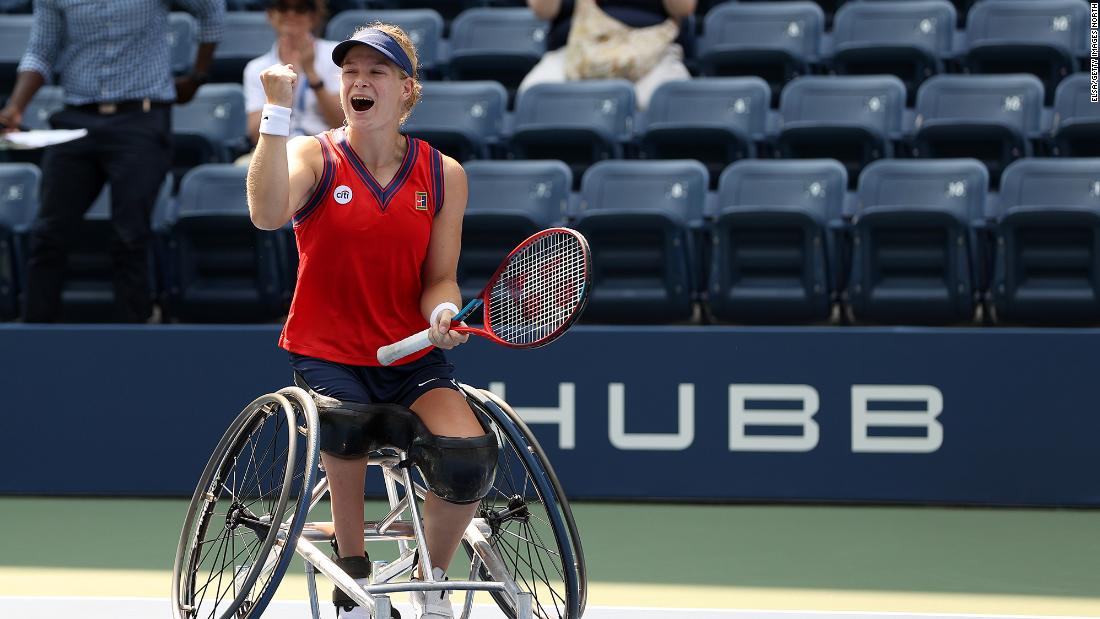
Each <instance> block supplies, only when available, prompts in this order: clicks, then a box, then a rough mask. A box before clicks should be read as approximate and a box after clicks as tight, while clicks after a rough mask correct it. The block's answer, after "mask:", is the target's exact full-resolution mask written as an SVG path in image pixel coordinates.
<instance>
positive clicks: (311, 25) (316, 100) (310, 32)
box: [244, 0, 344, 144]
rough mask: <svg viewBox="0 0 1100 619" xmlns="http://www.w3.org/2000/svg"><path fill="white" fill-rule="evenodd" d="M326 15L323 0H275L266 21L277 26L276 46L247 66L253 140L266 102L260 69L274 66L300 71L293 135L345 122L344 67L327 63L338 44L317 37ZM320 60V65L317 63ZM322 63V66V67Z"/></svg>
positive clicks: (246, 99)
mask: <svg viewBox="0 0 1100 619" xmlns="http://www.w3.org/2000/svg"><path fill="white" fill-rule="evenodd" d="M325 13H326V10H325V1H324V0H275V1H274V2H272V4H271V6H270V8H268V10H267V21H268V22H270V23H271V27H272V28H274V29H275V33H276V40H275V45H274V46H272V48H271V51H270V52H268V53H266V54H264V55H263V56H260V57H259V58H255V59H253V60H252V61H251V62H249V63H248V65H247V66H246V67H245V68H244V107H245V111H247V112H248V136H249V138H251V140H252V143H253V144H255V143H256V141H257V140H258V139H259V138H260V112H261V110H263V107H264V103H266V102H267V99H266V97H265V96H264V87H263V84H262V83H261V82H260V72H261V71H263V70H264V69H266V68H268V67H270V66H271V65H276V64H277V65H284V64H289V65H292V66H293V67H294V70H295V71H297V72H298V83H297V87H296V89H295V92H294V102H293V107H292V109H293V110H294V113H293V114H291V115H290V118H291V120H290V123H291V124H290V135H291V137H294V136H298V135H315V134H318V133H323V132H325V131H326V130H328V129H332V128H333V127H339V126H340V124H341V123H343V122H344V111H343V110H342V109H341V108H340V71H339V67H336V66H334V65H333V64H332V62H330V61H329V59H330V58H332V50H333V49H334V48H335V47H336V42H335V41H326V40H325V39H321V38H317V37H315V36H314V33H315V32H317V30H318V28H319V27H320V26H321V22H322V21H324V18H325ZM318 58H320V59H321V62H320V63H317V62H316V59H318ZM318 66H320V67H321V68H322V70H320V71H318V70H317V67H318Z"/></svg>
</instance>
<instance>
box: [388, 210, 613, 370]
mask: <svg viewBox="0 0 1100 619" xmlns="http://www.w3.org/2000/svg"><path fill="white" fill-rule="evenodd" d="M590 256H591V254H590V253H589V251H588V241H586V240H585V238H584V237H583V236H581V234H580V233H579V232H577V231H576V230H570V229H568V228H549V229H547V230H543V231H541V232H538V233H536V234H534V235H532V236H531V237H529V238H528V239H527V240H525V241H523V242H522V243H520V244H519V247H516V248H515V249H514V250H512V253H511V254H508V257H507V258H505V259H504V262H503V263H501V265H500V266H499V267H497V270H496V273H494V274H493V276H492V277H491V278H489V283H488V284H486V285H485V288H484V289H483V290H482V291H481V293H480V294H479V295H478V296H477V297H476V298H474V299H473V300H471V301H470V302H469V303H467V304H466V307H463V308H462V309H461V310H459V312H458V314H456V315H455V316H454V317H453V318H451V324H456V323H458V322H461V321H463V320H466V319H467V318H469V317H470V315H471V314H473V313H474V312H475V311H477V309H478V308H482V309H483V310H484V320H483V324H484V327H483V328H475V327H462V326H453V327H451V331H455V332H457V333H473V334H474V335H480V336H482V337H487V338H489V339H490V340H492V341H494V342H496V343H498V344H503V345H505V346H510V347H512V348H538V347H539V346H545V345H547V344H549V343H550V342H553V341H554V340H556V339H557V338H558V337H559V336H561V334H563V333H565V331H566V330H568V329H569V327H570V326H571V325H572V324H573V323H574V322H576V320H577V318H578V317H579V316H580V314H581V311H582V310H583V309H584V304H585V302H586V301H587V300H588V289H589V278H590V276H591V275H590V273H591V270H592V269H591V257H590ZM431 345H432V344H431V340H429V339H428V329H424V330H423V331H421V332H420V333H417V334H414V335H410V336H409V337H407V338H405V339H403V340H401V341H400V342H395V343H393V344H390V345H389V346H383V347H381V348H379V349H378V362H379V363H381V364H382V365H390V364H391V363H393V362H394V361H397V360H398V359H401V358H402V357H407V356H409V355H411V354H413V353H414V352H417V351H419V350H424V349H425V348H427V347H429V346H431Z"/></svg>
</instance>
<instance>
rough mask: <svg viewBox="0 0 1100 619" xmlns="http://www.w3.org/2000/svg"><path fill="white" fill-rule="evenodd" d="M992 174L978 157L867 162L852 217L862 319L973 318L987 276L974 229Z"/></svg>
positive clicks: (855, 307)
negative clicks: (981, 286) (868, 163)
mask: <svg viewBox="0 0 1100 619" xmlns="http://www.w3.org/2000/svg"><path fill="white" fill-rule="evenodd" d="M988 182H989V181H988V175H987V172H986V169H985V167H984V166H983V165H982V164H981V162H979V161H977V160H975V159H950V160H942V161H915V160H902V159H895V160H891V161H876V162H875V163H873V164H871V165H869V166H867V169H866V170H864V171H863V175H862V176H860V179H859V191H858V203H857V205H856V209H855V217H854V219H853V222H852V232H851V235H852V249H851V252H852V257H851V262H852V264H851V274H850V277H849V279H848V282H847V288H846V291H845V297H846V301H847V305H848V308H849V309H850V312H851V314H852V315H853V316H854V317H855V319H856V320H859V321H864V322H876V323H895V324H896V323H905V324H951V323H962V322H967V321H972V320H973V319H974V317H975V312H976V309H977V307H978V300H979V294H980V281H981V266H982V264H981V261H980V251H979V248H978V245H977V241H976V237H975V234H974V231H973V228H972V223H973V222H974V221H975V220H980V219H981V218H982V217H983V215H984V208H985V201H986V187H987V185H988Z"/></svg>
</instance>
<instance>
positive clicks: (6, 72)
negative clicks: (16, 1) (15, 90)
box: [0, 15, 34, 99]
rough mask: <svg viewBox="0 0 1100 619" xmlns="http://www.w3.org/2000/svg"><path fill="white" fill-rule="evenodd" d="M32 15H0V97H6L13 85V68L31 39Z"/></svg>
mask: <svg viewBox="0 0 1100 619" xmlns="http://www.w3.org/2000/svg"><path fill="white" fill-rule="evenodd" d="M32 23H34V16H33V15H4V16H3V17H0V99H5V98H7V96H8V94H10V93H11V89H12V87H13V86H15V69H16V67H18V66H19V61H20V60H22V59H23V52H25V51H27V43H29V42H30V40H31V24H32Z"/></svg>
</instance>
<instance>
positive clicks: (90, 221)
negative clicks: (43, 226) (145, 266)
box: [61, 174, 173, 322]
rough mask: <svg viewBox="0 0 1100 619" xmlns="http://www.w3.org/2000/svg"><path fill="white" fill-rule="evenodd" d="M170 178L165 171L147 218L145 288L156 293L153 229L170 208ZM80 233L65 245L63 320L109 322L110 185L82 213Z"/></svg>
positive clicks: (111, 281)
mask: <svg viewBox="0 0 1100 619" xmlns="http://www.w3.org/2000/svg"><path fill="white" fill-rule="evenodd" d="M172 186H173V180H172V175H171V174H169V175H168V176H167V177H166V178H165V179H164V183H163V184H161V187H160V191H159V192H158V194H157V199H156V203H155V204H153V209H152V216H151V221H152V225H153V227H154V238H152V239H150V241H149V256H148V260H149V287H150V291H152V292H153V293H154V294H157V289H158V285H159V281H158V272H157V261H156V250H157V247H156V245H157V243H156V239H155V234H156V232H155V229H156V228H157V227H159V226H160V225H162V222H163V221H164V220H165V218H166V216H167V213H168V212H169V211H170V209H171V205H172V202H171V195H172ZM81 226H82V227H81V234H80V235H79V237H77V240H76V241H75V242H74V243H73V245H72V246H71V247H70V248H69V260H68V263H67V265H66V268H65V281H64V284H63V287H62V290H61V302H62V310H61V317H62V321H64V322H109V321H111V320H112V319H113V317H112V314H113V308H114V298H115V291H114V261H113V260H112V258H111V255H112V251H113V246H114V238H115V234H114V227H113V226H112V224H111V186H110V185H109V184H108V185H105V186H104V187H103V190H102V191H100V192H99V196H98V197H96V199H95V202H93V203H92V206H91V208H89V209H88V212H87V213H85V214H84V221H83V222H82V223H81Z"/></svg>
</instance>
